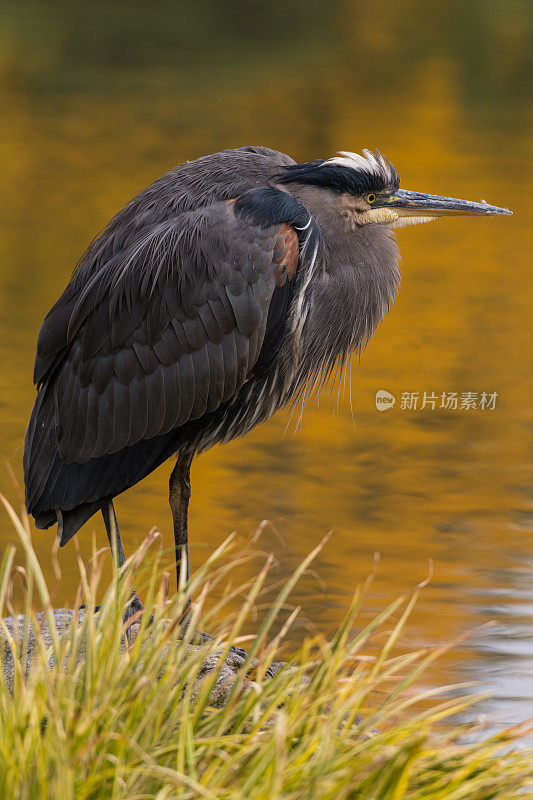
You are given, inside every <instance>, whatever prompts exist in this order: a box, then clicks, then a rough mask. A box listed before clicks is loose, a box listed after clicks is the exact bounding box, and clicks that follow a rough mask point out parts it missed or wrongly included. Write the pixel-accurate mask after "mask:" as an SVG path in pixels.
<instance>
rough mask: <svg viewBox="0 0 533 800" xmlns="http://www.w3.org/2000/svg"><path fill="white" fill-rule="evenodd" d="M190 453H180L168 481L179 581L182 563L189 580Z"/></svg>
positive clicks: (178, 580)
mask: <svg viewBox="0 0 533 800" xmlns="http://www.w3.org/2000/svg"><path fill="white" fill-rule="evenodd" d="M192 458H193V457H192V454H191V453H183V454H182V453H180V454H179V455H178V460H177V461H176V465H175V467H174V469H173V470H172V473H171V475H170V481H169V500H170V508H171V510H172V520H173V522H174V545H175V548H176V580H177V586H179V582H180V574H181V570H182V563H183V562H185V563H184V569H185V578H186V579H187V580H189V500H190V499H191V462H192Z"/></svg>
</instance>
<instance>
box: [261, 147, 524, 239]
mask: <svg viewBox="0 0 533 800" xmlns="http://www.w3.org/2000/svg"><path fill="white" fill-rule="evenodd" d="M277 180H278V182H279V183H281V184H300V185H304V186H305V185H306V186H313V187H315V190H322V191H326V192H328V197H329V199H330V201H331V198H333V203H334V205H335V207H336V210H337V211H338V213H339V214H340V215H341V216H342V217H343V218H345V220H346V224H347V226H348V227H349V228H351V229H352V230H354V229H356V228H358V227H361V226H363V225H367V224H369V223H381V224H383V225H387V226H388V227H389V228H401V227H403V226H405V225H418V224H419V223H422V222H431V220H433V219H436V218H437V217H443V216H447V215H449V216H491V215H495V214H511V213H512V212H511V211H509V210H508V209H507V208H498V207H497V206H491V205H489V204H488V203H486V202H485V201H484V200H483V201H481V203H473V202H470V201H468V200H458V199H456V198H453V197H439V196H438V195H434V194H422V193H421V192H412V191H407V190H406V189H400V176H399V174H398V172H397V171H396V169H395V168H394V167H393V165H392V164H391V163H390V161H388V160H387V159H386V158H385V157H384V156H383V155H382V154H381V153H380V152H379V151H377V150H376V152H375V153H371V152H370V151H369V150H363V152H362V155H359V154H358V153H348V152H340V153H339V154H338V155H337V156H335V157H334V158H330V159H328V160H327V161H322V160H319V161H308V162H307V163H305V164H294V165H291V166H289V167H287V168H286V169H285V171H284V172H283V173H282V174H281V175H280V176H277Z"/></svg>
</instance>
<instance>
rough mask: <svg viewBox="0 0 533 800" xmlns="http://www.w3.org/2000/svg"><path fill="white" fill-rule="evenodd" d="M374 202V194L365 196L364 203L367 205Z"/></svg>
mask: <svg viewBox="0 0 533 800" xmlns="http://www.w3.org/2000/svg"><path fill="white" fill-rule="evenodd" d="M375 201H376V195H375V194H367V196H366V202H367V203H374V202H375Z"/></svg>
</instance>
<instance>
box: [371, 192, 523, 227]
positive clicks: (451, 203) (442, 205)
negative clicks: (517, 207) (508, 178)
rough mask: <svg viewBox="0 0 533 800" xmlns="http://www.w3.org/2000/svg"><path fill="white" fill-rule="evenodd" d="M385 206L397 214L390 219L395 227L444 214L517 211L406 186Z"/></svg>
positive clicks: (493, 213)
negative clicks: (412, 189)
mask: <svg viewBox="0 0 533 800" xmlns="http://www.w3.org/2000/svg"><path fill="white" fill-rule="evenodd" d="M383 207H385V208H387V209H390V210H391V212H392V214H394V216H395V219H391V220H390V222H388V225H389V226H390V227H391V228H401V227H402V226H404V225H416V224H418V223H420V222H430V221H431V220H432V219H436V218H437V217H444V216H478V217H479V216H484V217H486V216H494V215H496V214H512V213H513V212H512V211H509V209H508V208H498V206H489V204H488V203H486V202H485V201H484V200H482V201H481V203H472V202H470V201H469V200H458V199H457V198H455V197H439V196H438V195H436V194H422V193H421V192H409V191H407V190H406V189H398V191H396V192H395V193H394V194H393V195H391V196H390V197H388V198H386V199H384V200H383ZM392 214H391V216H392Z"/></svg>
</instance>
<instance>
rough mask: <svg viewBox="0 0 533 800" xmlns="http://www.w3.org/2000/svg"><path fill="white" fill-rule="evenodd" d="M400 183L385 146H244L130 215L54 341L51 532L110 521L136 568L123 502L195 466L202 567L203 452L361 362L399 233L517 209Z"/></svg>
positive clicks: (102, 248) (40, 427)
mask: <svg viewBox="0 0 533 800" xmlns="http://www.w3.org/2000/svg"><path fill="white" fill-rule="evenodd" d="M399 186H400V177H399V175H398V173H397V171H396V170H395V168H394V167H393V166H392V164H391V163H390V162H389V161H388V160H387V159H385V158H384V157H383V156H382V155H381V154H380V153H379V152H377V151H376V152H375V153H371V152H369V151H368V150H363V154H362V155H358V154H355V153H349V152H341V153H340V154H339V155H337V156H335V157H334V158H330V159H329V160H317V161H309V162H306V163H303V164H297V163H295V162H294V161H293V160H292V159H291V158H290V157H289V156H287V155H284V154H283V153H278V152H276V151H274V150H270V149H268V148H265V147H243V148H239V149H235V150H226V151H224V152H222V153H216V154H214V155H208V156H205V157H203V158H199V159H198V160H196V161H191V162H187V163H186V164H182V165H181V166H179V167H177V168H176V169H174V170H172V171H171V172H168V173H167V174H166V175H163V176H162V177H161V178H159V179H158V180H156V181H155V183H153V184H152V185H151V186H149V187H148V188H147V189H145V190H144V191H143V192H141V193H140V194H139V195H138V196H137V197H135V198H134V199H133V200H132V201H131V202H130V203H128V205H127V206H126V207H125V208H124V209H123V210H122V211H120V212H119V213H118V214H117V215H116V216H115V217H114V218H113V219H112V220H111V222H110V223H109V225H108V226H107V228H106V229H105V230H104V232H103V233H102V234H101V235H100V236H98V238H97V239H96V240H95V241H94V242H93V243H92V244H91V245H90V247H89V249H88V250H87V252H86V253H85V255H84V256H83V258H82V259H81V261H80V263H79V264H78V267H77V269H76V271H75V273H74V275H73V277H72V279H71V281H70V283H69V284H68V286H67V288H66V289H65V291H64V292H63V294H62V295H61V297H60V298H59V300H58V301H57V302H56V303H55V305H54V306H53V307H52V309H51V310H50V312H49V313H48V315H47V316H46V318H45V320H44V322H43V325H42V327H41V330H40V332H39V339H38V343H37V357H36V361H35V372H34V381H35V383H36V384H37V387H38V393H37V399H36V401H35V405H34V407H33V411H32V414H31V418H30V422H29V425H28V430H27V433H26V440H25V448H24V479H25V485H26V504H27V507H28V511H29V512H30V513H31V514H33V516H34V518H35V522H36V525H37V527H38V528H48V527H49V526H50V525H53V524H54V523H56V522H58V523H59V524H58V535H59V539H60V543H61V545H65V544H66V543H67V542H68V541H69V540H70V539H71V538H72V537H73V536H74V535H75V534H76V533H77V532H78V530H79V529H80V528H81V526H82V525H83V524H84V523H85V522H86V521H87V520H88V519H89V518H90V517H92V515H93V514H95V513H96V512H97V511H102V514H103V517H104V521H105V526H106V530H107V535H108V537H109V541H110V544H111V545H112V547H113V548H114V549H115V548H116V552H117V554H118V562H119V566H120V565H122V564H123V562H124V550H123V547H122V542H121V539H120V534H119V531H118V526H117V524H116V517H115V511H114V508H113V498H115V497H116V496H117V495H118V494H120V493H121V492H123V491H125V490H126V489H128V488H129V487H130V486H133V485H134V484H136V483H137V482H138V481H140V480H142V479H143V478H144V477H145V476H146V475H148V474H149V473H150V472H152V470H154V469H155V468H156V467H158V466H159V465H160V464H162V463H163V462H164V461H166V460H167V459H168V458H170V457H171V456H173V455H176V454H177V463H176V465H175V467H174V469H173V470H172V474H171V476H170V506H171V509H172V516H173V521H174V538H175V546H176V562H177V570H178V576H179V574H180V564H181V559H182V555H183V556H184V557H186V558H187V569H188V550H187V548H188V530H187V516H188V505H189V497H190V477H189V472H190V466H191V461H192V459H193V456H194V455H195V454H196V453H200V452H202V451H203V450H207V449H208V448H210V447H212V446H213V445H214V444H216V443H218V442H228V441H230V440H231V439H233V438H235V437H236V436H242V435H243V434H245V433H247V432H248V431H249V430H251V428H253V427H254V426H255V425H257V424H258V423H260V422H263V421H264V420H266V419H268V418H269V417H270V416H271V415H272V414H273V413H274V412H275V411H276V410H278V409H280V408H282V407H283V406H285V405H287V404H288V403H290V402H291V401H293V400H294V399H295V398H297V397H299V396H300V395H301V394H302V393H303V392H305V391H306V387H307V388H308V387H309V386H310V385H312V384H313V383H315V382H317V385H318V386H320V384H321V382H322V381H323V380H325V379H326V378H327V376H328V375H329V374H330V373H331V371H332V369H333V367H334V366H335V365H336V364H337V363H339V362H340V364H341V365H344V364H345V362H346V361H347V359H348V358H349V357H350V354H351V353H352V352H353V351H357V350H360V349H361V347H362V346H363V344H364V343H365V342H366V341H367V340H368V339H369V337H370V336H371V335H372V333H373V331H374V329H375V328H376V325H377V324H378V322H379V321H380V320H381V319H382V318H383V316H384V315H385V314H386V312H387V311H388V309H389V307H390V305H391V303H392V302H393V300H394V293H395V290H396V288H397V286H398V284H399V281H400V272H399V269H398V250H397V247H396V244H395V242H394V238H393V234H392V230H393V229H395V228H399V227H402V226H404V225H410V224H416V223H420V222H428V221H429V220H432V219H434V218H435V217H439V216H442V215H445V214H451V215H458V214H474V215H492V214H509V213H510V212H509V211H508V210H507V209H504V208H497V207H495V206H490V205H487V204H486V203H484V202H482V203H470V202H466V201H464V200H455V199H451V198H448V197H437V196H434V195H428V194H420V193H418V192H410V191H405V190H403V189H400V188H399ZM184 569H185V567H184ZM187 574H188V573H187ZM131 608H133V609H141V608H142V606H141V604H140V602H139V601H138V599H137V597H136V596H135V597H134V598H133V600H132V605H131Z"/></svg>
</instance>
